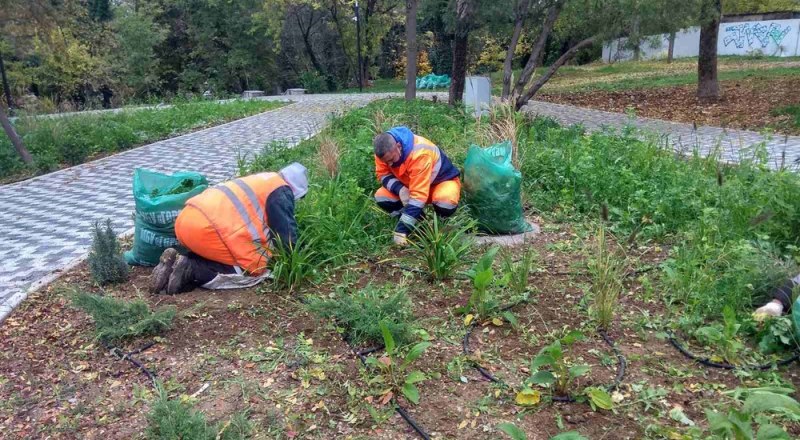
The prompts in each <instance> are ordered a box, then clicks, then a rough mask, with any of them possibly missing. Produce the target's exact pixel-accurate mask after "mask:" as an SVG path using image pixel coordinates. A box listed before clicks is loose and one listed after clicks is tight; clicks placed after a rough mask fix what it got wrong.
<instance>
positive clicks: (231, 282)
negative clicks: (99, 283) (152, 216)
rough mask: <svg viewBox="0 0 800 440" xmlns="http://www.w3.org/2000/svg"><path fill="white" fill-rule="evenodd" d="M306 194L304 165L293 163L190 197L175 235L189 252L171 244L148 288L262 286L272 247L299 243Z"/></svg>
mask: <svg viewBox="0 0 800 440" xmlns="http://www.w3.org/2000/svg"><path fill="white" fill-rule="evenodd" d="M306 192H308V177H307V171H306V168H305V167H304V166H303V165H301V164H299V163H293V164H291V165H289V166H287V167H286V168H283V169H282V170H280V172H277V173H272V172H267V173H259V174H254V175H251V176H246V177H240V178H238V179H234V180H231V181H228V182H224V183H221V184H219V185H217V186H214V187H211V188H209V189H207V190H205V191H203V192H202V193H200V194H198V195H196V196H194V197H192V198H191V199H189V200H187V201H186V205H185V206H184V208H183V210H182V211H181V213H180V214H179V215H178V218H177V219H176V220H175V235H176V236H177V237H178V241H179V242H180V243H181V245H182V246H184V247H186V248H187V249H188V250H189V251H190V252H189V253H188V254H187V255H179V254H178V252H177V250H176V249H174V248H170V249H167V250H165V251H164V252H163V253H162V254H161V259H160V261H159V264H158V265H157V266H156V267H155V269H153V273H152V275H151V277H150V290H151V291H152V292H153V293H159V292H161V291H163V290H166V292H167V293H169V294H175V293H180V292H183V291H186V290H191V289H193V288H194V287H196V286H202V287H205V288H208V289H232V288H242V287H250V286H253V285H256V284H258V283H259V282H261V281H262V280H263V279H264V278H266V277H267V276H268V275H269V271H268V270H267V262H268V261H269V258H270V257H271V255H272V252H271V249H273V247H274V246H276V245H280V246H284V247H290V246H293V245H294V244H295V242H296V241H297V222H296V221H295V218H294V203H295V200H297V199H299V198H301V197H303V196H304V195H305V194H306Z"/></svg>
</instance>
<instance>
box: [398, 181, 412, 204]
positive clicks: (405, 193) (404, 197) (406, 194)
mask: <svg viewBox="0 0 800 440" xmlns="http://www.w3.org/2000/svg"><path fill="white" fill-rule="evenodd" d="M399 196H400V201H401V202H403V206H406V205H408V200H409V199H410V198H411V191H409V190H408V188H407V187H405V186H404V187H403V189H401V190H400V194H399Z"/></svg>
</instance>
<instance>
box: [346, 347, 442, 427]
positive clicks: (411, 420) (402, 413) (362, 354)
mask: <svg viewBox="0 0 800 440" xmlns="http://www.w3.org/2000/svg"><path fill="white" fill-rule="evenodd" d="M344 342H345V344H347V345H348V346H349V347H350V350H352V351H353V353H355V355H356V356H358V359H359V360H360V361H361V364H362V365H364V366H365V367H366V366H367V355H369V354H372V353H375V352H377V351H380V350H383V348H384V347H383V345H378V346H376V347H372V348H367V349H365V350H361V351H359V350H356V349H355V348H353V346H352V345H350V341H348V340H347V339H346V338H345V339H344ZM391 402H392V405H393V406H394V410H395V411H397V414H400V417H402V418H403V420H405V421H406V423H408V426H410V427H411V429H413V430H414V431H415V432H416V433H417V435H419V436H420V437H421V438H423V439H424V440H430V439H431V437H430V436H429V435H428V433H427V432H426V431H425V429H423V428H422V427H421V426H420V425H419V424H418V423H417V421H416V420H414V418H413V417H411V415H410V414H409V413H408V412H406V410H405V408H403V407H402V406H400V404H399V403H397V400H395V398H394V397H392V401H391Z"/></svg>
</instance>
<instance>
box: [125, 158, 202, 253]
mask: <svg viewBox="0 0 800 440" xmlns="http://www.w3.org/2000/svg"><path fill="white" fill-rule="evenodd" d="M206 188H208V180H206V178H205V176H203V175H202V174H200V173H194V172H179V173H175V174H162V173H157V172H155V171H150V170H145V169H142V168H137V169H136V171H134V173H133V199H134V201H135V202H136V214H135V216H134V233H133V248H132V249H131V250H129V251H128V252H125V261H126V262H127V263H128V264H131V265H135V266H155V265H156V264H158V259H159V257H161V253H162V252H164V249H166V248H169V247H178V239H177V238H175V219H176V218H177V217H178V214H179V213H180V212H181V210H182V209H183V205H184V203H186V201H187V200H189V199H190V198H192V197H194V196H196V195H197V194H200V193H201V192H203V191H204V190H205V189H206Z"/></svg>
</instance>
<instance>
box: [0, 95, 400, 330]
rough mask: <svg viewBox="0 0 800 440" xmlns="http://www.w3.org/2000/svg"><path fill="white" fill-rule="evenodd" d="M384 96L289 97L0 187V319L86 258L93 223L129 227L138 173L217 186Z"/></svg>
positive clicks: (120, 227)
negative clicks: (248, 159) (275, 148)
mask: <svg viewBox="0 0 800 440" xmlns="http://www.w3.org/2000/svg"><path fill="white" fill-rule="evenodd" d="M388 96H390V95H386V94H358V95H309V96H294V97H292V101H294V103H293V104H290V105H288V106H285V107H282V108H279V109H277V110H273V111H270V112H266V113H262V114H259V115H256V116H252V117H249V118H245V119H241V120H238V121H234V122H231V123H228V124H225V125H222V126H218V127H213V128H209V129H206V130H202V131H198V132H195V133H190V134H187V135H184V136H179V137H176V138H172V139H166V140H164V141H161V142H156V143H153V144H150V145H146V146H143V147H140V148H136V149H133V150H129V151H126V152H123V153H120V154H117V155H114V156H111V157H108V158H104V159H100V160H97V161H94V162H90V163H86V164H83V165H79V166H76V167H72V168H69V169H65V170H62V171H58V172H55V173H51V174H47V175H44V176H40V177H36V178H33V179H30V180H27V181H24V182H19V183H14V184H10V185H5V186H2V187H0V224H2V228H0V320H2V319H4V318H5V316H6V315H7V314H8V313H9V312H10V311H11V310H12V309H13V308H14V307H15V306H16V305H17V304H18V303H19V302H20V301H21V300H22V299H23V298H24V296H25V292H27V290H28V289H29V288H30V286H31V284H32V283H35V282H37V281H40V280H42V278H44V277H47V276H48V275H50V274H52V273H54V272H57V271H59V270H61V269H63V268H64V266H65V265H67V264H69V263H70V262H72V261H75V259H76V258H80V257H82V256H84V255H85V254H86V252H87V250H88V247H89V245H90V244H91V226H92V224H93V223H94V222H95V221H97V220H104V219H106V218H110V219H111V220H112V225H113V226H114V228H115V229H116V230H117V231H119V232H122V231H126V230H129V229H130V228H131V227H132V226H133V222H132V219H131V212H132V211H133V196H132V194H131V180H132V176H133V170H134V169H135V168H138V167H145V168H150V169H153V170H156V171H161V172H175V171H181V170H194V171H199V172H202V173H204V174H205V175H206V176H207V177H208V178H209V180H210V181H211V182H212V183H215V182H220V181H223V180H227V179H229V178H230V177H232V176H234V175H235V173H236V162H237V158H239V157H241V156H247V155H253V154H254V153H257V152H259V151H261V149H262V148H263V147H264V146H265V145H266V144H268V143H269V142H271V141H275V140H281V141H286V142H287V143H288V144H290V145H294V144H297V143H298V142H300V141H301V140H303V139H305V138H308V137H309V136H312V135H313V134H315V133H316V132H317V131H319V130H320V129H321V128H322V127H323V126H324V125H325V124H326V122H327V120H328V117H329V115H330V114H332V113H341V112H343V111H345V110H347V109H348V108H352V107H354V106H361V105H365V104H367V103H368V102H370V101H371V100H374V99H377V98H382V97H388ZM266 99H278V100H285V98H281V97H273V98H266Z"/></svg>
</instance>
